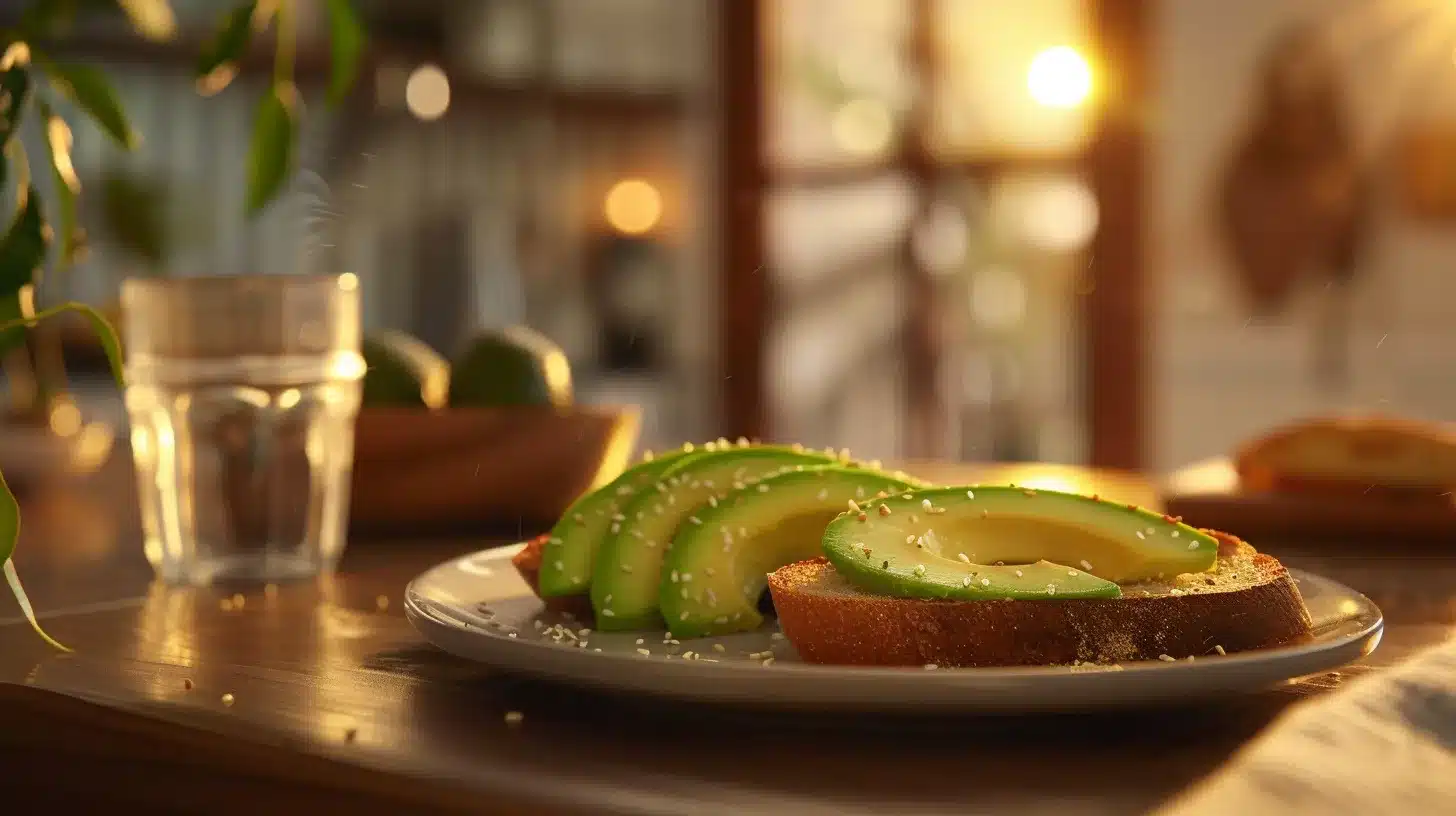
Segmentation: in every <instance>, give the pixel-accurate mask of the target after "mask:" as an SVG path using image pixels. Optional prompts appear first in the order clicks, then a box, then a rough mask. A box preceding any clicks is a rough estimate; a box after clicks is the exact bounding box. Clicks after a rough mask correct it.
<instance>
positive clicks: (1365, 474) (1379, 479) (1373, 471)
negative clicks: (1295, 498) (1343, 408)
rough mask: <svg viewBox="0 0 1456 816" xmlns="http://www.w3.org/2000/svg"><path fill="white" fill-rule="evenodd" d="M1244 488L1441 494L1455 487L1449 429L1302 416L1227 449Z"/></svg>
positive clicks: (1455, 452)
mask: <svg viewBox="0 0 1456 816" xmlns="http://www.w3.org/2000/svg"><path fill="white" fill-rule="evenodd" d="M1234 468H1235V470H1236V471H1237V472H1238V474H1239V484H1240V487H1242V489H1243V490H1244V491H1246V492H1249V493H1271V492H1272V493H1299V494H1319V495H1333V496H1351V497H1355V498H1362V497H1363V498H1415V499H1419V498H1427V499H1445V501H1446V503H1450V498H1449V497H1450V495H1451V491H1452V490H1453V489H1456V431H1453V430H1452V429H1451V428H1450V427H1448V426H1444V425H1439V424H1435V423H1425V422H1416V421H1414V420H1404V419H1394V418H1389V417H1378V416H1370V417H1332V418H1323V419H1310V420H1304V421H1302V422H1297V423H1294V424H1292V425H1289V426H1287V427H1284V428H1280V429H1278V430H1275V431H1273V432H1271V433H1269V434H1266V435H1264V436H1262V437H1260V438H1258V439H1255V440H1252V441H1250V442H1249V443H1247V444H1245V445H1244V446H1243V447H1241V448H1240V449H1239V450H1238V451H1237V452H1236V453H1235V455H1234Z"/></svg>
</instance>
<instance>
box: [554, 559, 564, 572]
mask: <svg viewBox="0 0 1456 816" xmlns="http://www.w3.org/2000/svg"><path fill="white" fill-rule="evenodd" d="M555 567H556V571H557V572H562V571H564V570H565V569H566V565H565V564H563V563H561V562H560V561H557V562H556V564H555Z"/></svg>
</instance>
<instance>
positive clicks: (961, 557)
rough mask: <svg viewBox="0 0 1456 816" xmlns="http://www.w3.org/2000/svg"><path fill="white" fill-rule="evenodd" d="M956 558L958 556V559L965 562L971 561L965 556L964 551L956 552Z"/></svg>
mask: <svg viewBox="0 0 1456 816" xmlns="http://www.w3.org/2000/svg"><path fill="white" fill-rule="evenodd" d="M956 558H959V559H960V560H962V561H964V562H966V563H967V564H969V563H971V559H970V557H969V556H967V555H966V554H965V553H956Z"/></svg>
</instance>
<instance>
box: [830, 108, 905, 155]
mask: <svg viewBox="0 0 1456 816" xmlns="http://www.w3.org/2000/svg"><path fill="white" fill-rule="evenodd" d="M829 127H830V131H831V133H833V135H834V141H836V142H838V143H839V146H840V147H842V148H844V149H845V150H846V151H848V152H850V153H854V154H856V155H860V156H869V155H874V154H876V153H879V152H881V151H883V150H884V149H885V148H887V147H889V145H890V139H891V138H892V137H894V135H895V121H894V119H893V118H892V117H891V116H890V109H889V108H888V107H886V106H885V103H883V102H880V101H878V100H874V99H852V100H850V101H848V102H846V103H844V105H843V106H842V107H840V109H839V110H837V111H835V112H834V119H833V121H832V122H831V123H830V125H829Z"/></svg>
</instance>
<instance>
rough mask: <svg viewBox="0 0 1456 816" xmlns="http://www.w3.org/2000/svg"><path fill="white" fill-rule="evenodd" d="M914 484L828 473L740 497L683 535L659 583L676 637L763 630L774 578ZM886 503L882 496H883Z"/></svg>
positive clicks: (756, 488) (803, 474) (815, 472)
mask: <svg viewBox="0 0 1456 816" xmlns="http://www.w3.org/2000/svg"><path fill="white" fill-rule="evenodd" d="M914 487H916V485H915V484H914V483H912V482H909V481H906V480H904V479H900V478H896V477H894V476H890V475H888V474H885V473H880V472H878V471H874V470H860V469H858V468H851V467H839V466H824V467H812V468H805V469H804V470H802V471H798V470H793V471H789V472H787V473H780V474H778V475H775V476H768V477H766V478H764V479H763V480H762V481H760V482H758V484H756V485H749V486H745V487H744V488H743V489H742V490H735V491H733V492H732V493H730V494H728V496H727V497H726V498H724V499H723V500H721V501H719V502H718V504H717V506H716V507H701V508H699V509H698V510H697V511H696V512H695V513H694V515H696V516H697V518H698V519H699V520H701V521H702V524H685V525H683V526H682V527H679V528H678V532H677V536H676V537H675V538H674V539H673V542H672V549H671V551H670V552H668V553H667V557H666V563H665V565H664V567H663V569H664V570H665V571H666V572H667V580H664V581H659V590H658V591H659V600H658V603H659V605H660V608H661V610H662V617H663V618H664V619H665V620H666V621H667V626H668V629H669V630H671V632H672V634H673V635H675V636H677V637H702V636H706V635H719V634H727V633H730V632H742V631H748V630H751V629H756V628H758V626H759V624H761V623H763V617H762V616H761V615H760V614H759V613H758V598H759V596H760V595H761V594H762V593H763V590H764V587H765V586H766V585H767V583H768V582H767V576H768V573H770V572H773V571H774V570H776V569H778V568H779V567H782V566H783V565H785V564H791V563H793V562H795V561H803V560H805V559H809V558H813V557H815V556H817V555H818V554H819V553H820V546H821V545H820V542H821V540H822V539H823V537H824V528H825V526H826V525H827V524H829V522H830V521H833V520H834V517H835V516H836V515H838V514H839V513H840V511H842V510H843V509H844V508H845V507H846V506H847V504H848V503H849V502H851V501H860V502H865V501H868V500H870V499H873V498H874V497H875V495H876V494H877V493H881V491H890V492H900V491H904V490H910V489H913V488H914ZM882 495H883V494H882Z"/></svg>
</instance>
